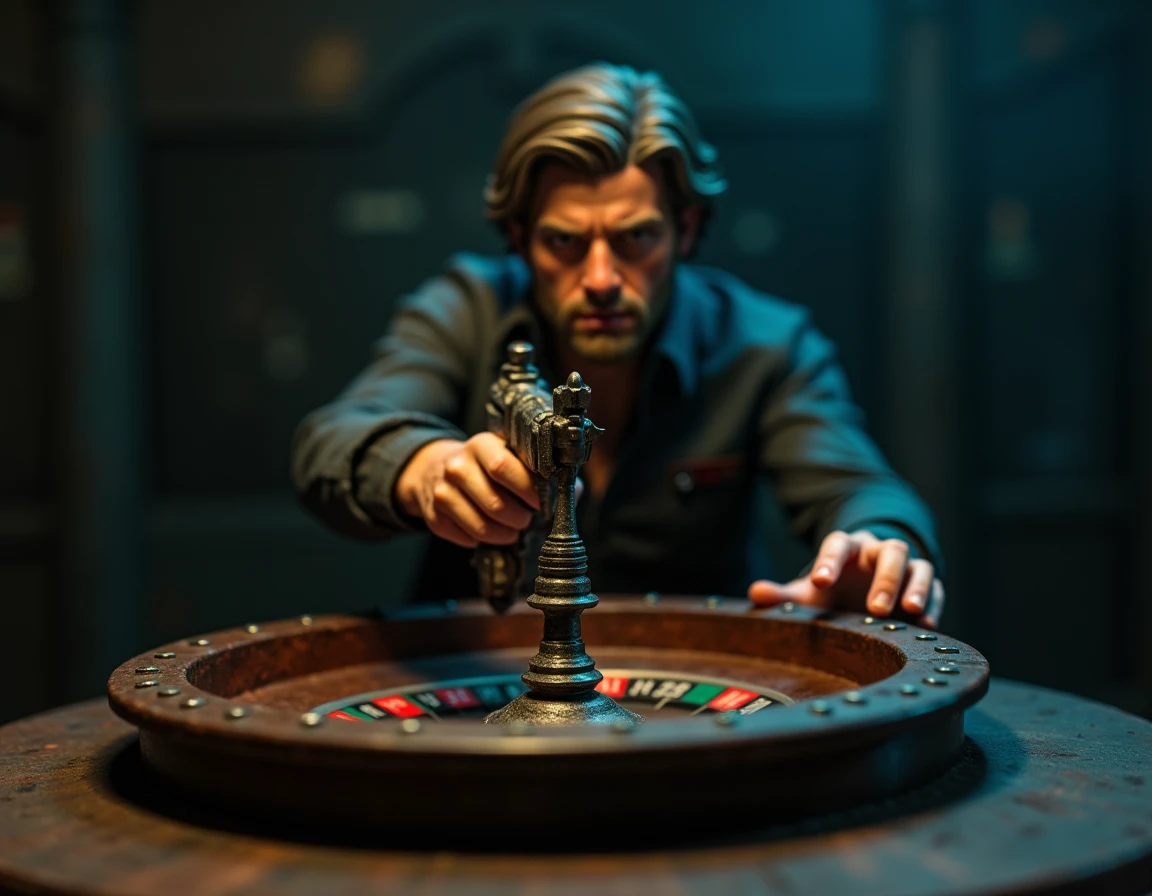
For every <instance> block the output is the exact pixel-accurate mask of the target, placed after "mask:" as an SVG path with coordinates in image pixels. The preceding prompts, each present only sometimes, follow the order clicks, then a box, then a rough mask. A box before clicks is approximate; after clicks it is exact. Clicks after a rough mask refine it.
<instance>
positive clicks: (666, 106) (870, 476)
mask: <svg viewBox="0 0 1152 896" xmlns="http://www.w3.org/2000/svg"><path fill="white" fill-rule="evenodd" d="M724 188H725V183H724V180H723V178H722V176H721V174H720V170H719V167H718V165H717V160H716V153H715V151H714V149H713V148H712V147H711V146H710V145H708V144H707V143H705V142H704V141H703V140H702V139H701V138H700V137H699V135H698V134H697V131H696V126H695V124H694V122H693V119H692V116H691V114H690V113H689V111H688V110H687V108H686V107H685V106H684V105H683V104H682V103H681V102H680V101H679V99H677V98H676V97H675V96H674V95H673V94H672V92H671V91H670V90H669V89H668V88H667V86H666V85H665V84H664V83H663V82H662V80H661V79H660V78H659V76H658V75H655V74H651V73H649V74H641V73H638V72H636V71H634V70H632V69H630V68H625V67H617V66H610V65H594V66H590V67H587V68H583V69H578V70H576V71H574V72H570V73H568V74H566V75H562V76H560V77H558V78H556V79H554V80H553V81H551V82H549V83H548V84H546V85H545V86H544V87H543V88H541V89H540V90H539V91H538V92H537V93H536V94H534V95H533V96H531V97H529V98H528V99H527V100H526V101H525V102H524V103H523V104H522V105H521V106H520V107H519V108H518V109H517V110H516V111H515V113H514V115H513V117H512V119H511V121H510V123H509V126H508V129H507V131H506V134H505V137H504V140H503V142H502V144H501V147H500V150H499V153H498V156H497V160H496V163H495V166H494V170H493V173H492V175H491V177H490V179H489V184H488V188H487V190H486V193H485V198H486V201H487V206H488V216H489V218H490V219H491V220H492V221H493V222H494V223H495V224H496V225H497V226H498V227H499V228H500V229H501V230H502V231H503V233H504V234H505V235H506V237H507V239H508V243H509V247H510V250H511V251H510V253H509V254H508V255H507V256H506V257H503V258H480V257H477V256H467V255H465V256H459V257H457V258H456V259H453V261H452V262H451V263H450V264H449V267H448V270H447V272H446V273H445V274H444V275H442V276H440V277H438V278H435V279H433V280H431V281H429V282H427V283H426V284H424V285H423V286H422V287H421V288H420V289H419V290H418V291H417V292H416V293H414V294H413V295H411V296H409V297H408V298H407V299H406V300H405V301H404V302H403V303H402V305H401V307H400V309H399V310H398V312H397V314H396V317H395V319H394V321H393V323H392V326H391V330H390V332H389V333H388V335H386V336H385V337H384V339H383V340H382V341H381V342H380V343H379V344H378V346H377V350H376V355H375V360H374V361H373V362H372V364H371V365H370V366H369V367H368V368H367V369H366V370H365V371H364V372H363V373H362V374H361V375H360V376H359V377H358V378H357V379H356V380H355V381H354V382H353V383H352V384H351V385H350V386H349V387H348V389H347V390H346V391H345V392H344V393H343V395H341V396H340V397H339V398H338V399H337V400H336V401H335V402H334V403H332V404H330V405H328V406H326V407H324V408H321V409H319V410H318V411H316V412H314V413H313V414H311V415H310V416H309V417H308V418H306V419H305V421H304V422H303V423H302V424H301V427H300V429H299V431H298V433H297V437H296V442H295V449H294V468H293V469H294V478H295V483H296V487H297V490H298V492H299V493H300V495H301V497H302V499H303V501H304V503H305V504H306V505H307V506H308V507H309V508H311V509H312V510H313V511H314V512H315V513H316V514H317V515H318V516H320V517H321V518H322V519H324V520H325V521H326V522H327V523H328V524H329V525H331V526H332V527H334V528H336V529H337V530H339V531H342V532H345V533H346V534H349V535H353V536H356V537H361V538H377V539H380V538H387V537H390V536H392V535H394V534H396V533H400V532H410V531H416V530H420V529H427V530H429V531H430V532H431V533H432V534H433V535H434V536H437V538H435V539H433V544H432V546H431V549H430V552H429V556H428V557H427V559H426V561H425V569H424V571H423V573H422V575H421V577H420V584H419V590H420V591H421V593H422V595H423V596H426V597H431V598H438V599H441V600H442V599H445V598H447V597H453V596H458V595H460V594H469V593H473V594H474V593H475V589H476V585H475V572H474V571H473V570H471V569H469V567H468V564H467V561H468V557H469V555H470V553H471V552H470V550H468V549H470V548H473V547H475V546H476V545H477V544H479V543H482V542H483V543H489V544H510V543H512V542H514V541H515V540H516V538H517V535H518V533H519V532H520V531H521V530H522V529H523V528H524V527H526V526H527V525H528V523H529V520H530V517H531V512H532V510H533V509H535V508H537V507H538V499H537V495H536V490H535V488H534V486H533V481H532V476H531V474H530V473H529V471H528V470H527V469H526V468H525V467H524V466H523V465H522V464H521V463H520V461H519V460H518V458H516V457H515V456H514V455H513V454H512V453H511V452H509V451H508V450H507V449H506V447H505V446H504V443H503V441H502V440H501V439H500V438H499V437H498V436H496V435H493V434H490V433H487V432H485V428H486V420H485V415H484V402H485V398H486V393H487V389H488V386H489V385H490V383H491V382H492V380H493V379H494V378H495V376H496V375H497V372H498V369H499V365H500V362H501V361H502V359H503V356H504V347H505V345H507V343H508V342H509V341H511V340H513V339H517V338H526V339H528V340H529V341H530V342H532V343H533V344H534V345H536V346H537V349H538V354H539V358H538V361H539V365H540V367H541V371H542V373H543V375H544V376H545V378H546V379H547V380H548V381H549V382H550V383H552V384H553V385H555V384H556V383H557V382H559V381H560V380H561V378H562V377H563V376H565V375H566V374H567V373H568V372H569V371H571V370H578V371H579V372H580V373H581V375H582V376H583V378H584V381H585V382H586V383H587V384H588V385H589V386H590V387H591V389H592V404H591V407H590V411H589V416H590V417H591V419H592V420H593V421H594V422H595V423H596V424H597V425H598V426H601V427H603V428H604V430H605V433H604V435H603V436H602V437H601V438H600V439H599V440H598V441H597V442H596V445H595V447H594V449H593V452H592V455H591V457H590V459H589V461H588V463H587V464H586V465H585V466H584V467H583V470H582V475H583V478H584V481H585V493H584V495H583V497H582V499H581V501H580V503H579V505H578V523H579V526H580V531H581V534H582V535H583V537H584V540H585V543H586V545H587V549H588V556H589V562H590V576H591V579H592V584H593V588H594V589H595V590H596V591H598V592H601V593H605V592H612V591H633V592H635V591H650V590H655V591H666V592H673V593H708V594H715V593H721V594H733V593H746V594H747V596H748V597H749V598H750V599H751V600H752V601H754V602H755V603H758V604H764V605H769V604H774V603H778V602H781V601H785V600H792V601H796V602H800V603H805V604H812V605H819V606H840V607H845V608H857V609H861V610H863V609H865V608H866V609H867V610H868V611H869V612H871V613H873V614H875V615H879V616H884V615H888V614H890V613H893V612H901V613H904V614H906V615H910V616H911V617H912V618H914V619H916V620H917V621H919V622H920V623H921V624H924V625H928V626H935V625H936V624H937V622H938V620H939V617H940V612H941V610H942V608H943V603H944V589H943V586H942V585H941V583H940V580H939V578H938V577H937V574H936V564H937V563H938V560H937V558H938V551H937V548H936V544H935V536H934V534H933V524H932V520H931V517H930V515H929V513H928V511H927V510H926V508H925V507H924V505H923V504H922V502H921V501H920V500H919V499H918V498H917V497H916V495H915V494H914V493H913V492H912V491H911V489H910V488H909V487H908V486H907V485H906V484H905V483H904V482H903V481H901V480H900V479H899V477H897V476H896V475H895V473H893V471H892V470H891V469H890V468H889V467H888V465H887V464H886V462H885V461H884V460H883V458H882V457H881V455H880V453H879V451H878V450H877V448H876V447H875V445H874V444H873V443H872V441H871V440H870V439H869V438H868V437H867V436H866V435H865V434H864V432H863V431H862V429H861V427H860V423H859V420H860V414H859V411H858V409H857V408H856V407H855V406H854V405H853V404H852V402H851V400H850V398H849V394H848V389H847V386H846V383H845V380H844V376H843V374H842V372H841V370H840V367H839V366H838V364H837V363H836V360H835V356H834V351H833V348H832V347H831V346H830V344H829V343H828V342H827V340H825V339H824V338H823V337H822V336H821V335H820V334H819V333H817V332H816V330H815V329H814V328H813V327H812V325H811V323H810V321H809V317H808V315H807V314H806V313H805V312H804V311H803V310H802V309H800V308H797V307H795V306H792V305H789V304H787V303H785V302H782V301H780V300H778V299H775V298H772V297H770V296H766V295H763V294H761V293H757V292H754V291H753V290H752V289H750V288H749V287H748V286H746V285H745V284H743V283H741V282H739V281H738V280H736V279H735V278H733V277H731V276H728V275H726V274H724V273H722V272H719V271H715V270H709V269H704V268H699V267H695V266H692V265H688V264H686V263H684V261H683V259H685V258H687V257H688V256H690V254H691V253H692V251H693V250H694V249H695V247H696V245H697V243H698V242H699V240H700V237H701V234H702V231H703V229H704V226H705V224H706V222H707V218H708V215H709V212H710V208H711V201H712V200H713V198H714V197H715V196H717V195H719V194H720V193H721V192H722V191H723V190H724ZM761 476H763V477H767V479H768V480H769V481H770V482H771V484H772V486H773V487H774V489H775V492H776V494H777V496H778V497H779V499H780V501H781V502H782V504H783V506H784V507H785V509H786V510H787V511H788V513H789V515H790V518H791V523H792V526H793V528H794V530H795V531H796V532H797V534H798V535H800V536H801V537H804V538H806V539H808V540H809V541H810V542H811V543H812V545H813V547H816V546H817V545H818V549H817V550H816V559H815V562H814V563H813V564H812V566H811V568H810V570H811V571H810V572H807V573H805V574H804V575H802V576H800V577H799V578H797V579H795V580H793V581H791V582H787V583H780V582H777V581H773V580H772V579H770V578H768V577H767V576H768V574H769V573H768V570H769V569H770V567H769V566H768V558H767V556H766V552H767V545H766V543H765V539H764V538H763V536H762V535H761V531H760V525H761V523H760V519H759V515H758V514H759V507H758V504H757V501H756V499H755V491H756V490H755V489H754V488H753V483H754V480H755V479H756V478H757V477H761Z"/></svg>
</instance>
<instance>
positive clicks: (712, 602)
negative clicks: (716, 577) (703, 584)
mask: <svg viewBox="0 0 1152 896" xmlns="http://www.w3.org/2000/svg"><path fill="white" fill-rule="evenodd" d="M704 603H705V605H706V606H707V607H708V609H709V610H715V609H717V608H718V607H719V606H720V605H721V604H722V603H724V599H723V598H722V597H718V596H717V595H715V594H712V595H709V597H708V600H706V601H704Z"/></svg>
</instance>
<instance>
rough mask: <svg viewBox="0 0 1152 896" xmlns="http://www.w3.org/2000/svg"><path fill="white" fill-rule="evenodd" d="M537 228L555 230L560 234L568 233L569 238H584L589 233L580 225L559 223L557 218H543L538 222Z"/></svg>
mask: <svg viewBox="0 0 1152 896" xmlns="http://www.w3.org/2000/svg"><path fill="white" fill-rule="evenodd" d="M536 227H537V229H539V230H555V231H557V232H558V233H566V234H568V235H569V236H583V235H584V234H585V233H587V230H586V229H585V228H583V227H581V226H580V225H579V224H571V223H569V222H566V221H559V220H557V219H556V218H541V219H540V220H539V221H537V222H536Z"/></svg>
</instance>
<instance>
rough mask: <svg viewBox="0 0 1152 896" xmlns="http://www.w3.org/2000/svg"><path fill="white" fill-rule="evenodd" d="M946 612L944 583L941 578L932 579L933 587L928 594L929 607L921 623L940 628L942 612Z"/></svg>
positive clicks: (926, 626) (925, 625)
mask: <svg viewBox="0 0 1152 896" xmlns="http://www.w3.org/2000/svg"><path fill="white" fill-rule="evenodd" d="M943 612H944V583H943V582H941V581H940V580H939V579H933V580H932V588H931V590H930V591H929V594H928V607H927V609H926V610H925V611H924V615H923V616H921V617H920V620H919V622H920V624H921V625H922V626H924V627H925V628H938V627H939V626H940V614H941V613H943Z"/></svg>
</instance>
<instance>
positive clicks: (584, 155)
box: [484, 63, 727, 232]
mask: <svg viewBox="0 0 1152 896" xmlns="http://www.w3.org/2000/svg"><path fill="white" fill-rule="evenodd" d="M651 160H657V161H659V162H661V163H663V166H664V169H665V177H666V180H667V184H668V191H669V198H670V200H671V204H672V209H673V211H674V212H675V213H677V216H678V214H679V211H680V210H681V209H683V208H685V207H686V206H689V205H699V206H701V207H702V210H703V214H702V216H701V217H702V219H706V218H707V217H708V216H709V214H710V213H711V210H712V200H713V199H714V198H715V197H716V196H719V195H720V194H721V193H723V192H724V190H725V188H726V187H727V184H726V183H725V181H724V177H723V175H722V174H721V171H720V166H719V163H718V162H717V158H716V150H715V149H714V148H713V147H712V146H711V144H709V143H706V142H705V141H704V140H703V139H702V138H701V137H700V134H699V131H698V130H697V128H696V122H695V120H694V119H693V117H692V113H691V112H690V111H689V110H688V107H687V106H685V105H684V103H683V102H682V101H681V100H680V98H679V97H677V96H676V94H674V93H673V92H672V91H671V89H669V87H668V85H667V84H665V83H664V80H663V79H662V78H661V77H660V75H658V74H656V73H655V72H638V71H636V70H635V69H633V68H629V67H627V66H621V65H609V64H608V63H596V64H594V65H588V66H584V67H582V68H578V69H574V70H573V71H570V72H566V73H565V74H562V75H559V76H557V77H556V78H553V79H552V80H551V81H549V82H548V83H547V84H545V85H544V86H543V87H541V88H540V89H539V90H538V91H536V92H535V93H534V94H532V95H531V96H530V97H528V98H527V99H526V100H524V102H522V103H521V104H520V105H519V106H518V107H517V108H516V109H515V111H514V112H513V113H512V117H511V119H510V121H509V122H508V127H507V129H506V130H505V132H504V139H503V140H502V141H501V143H500V149H499V152H498V153H497V155H496V162H495V164H494V165H493V168H492V173H491V174H490V175H489V176H488V185H487V187H486V188H485V190H484V201H485V202H486V203H487V206H488V209H487V217H488V219H489V220H490V221H492V222H494V223H495V224H496V226H497V227H499V228H500V230H501V231H504V232H506V231H507V225H508V222H509V221H511V220H523V219H524V218H525V217H526V215H527V212H528V208H529V205H530V203H531V198H532V189H533V186H534V184H535V175H536V173H537V171H538V170H539V168H540V167H541V164H542V163H543V162H545V161H557V162H561V163H563V164H565V165H569V166H571V167H572V168H575V169H576V170H578V171H581V172H583V173H585V174H590V175H594V176H596V175H606V174H614V173H616V172H618V171H623V170H624V169H625V168H627V167H628V166H629V165H640V164H642V163H644V162H648V161H651ZM701 223H703V221H702V222H701Z"/></svg>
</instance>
